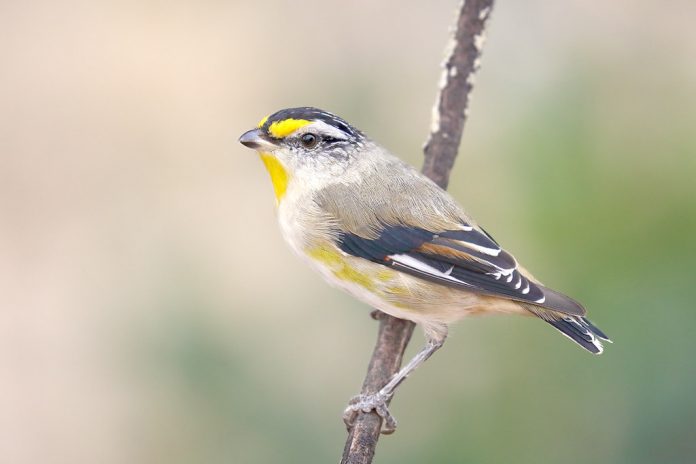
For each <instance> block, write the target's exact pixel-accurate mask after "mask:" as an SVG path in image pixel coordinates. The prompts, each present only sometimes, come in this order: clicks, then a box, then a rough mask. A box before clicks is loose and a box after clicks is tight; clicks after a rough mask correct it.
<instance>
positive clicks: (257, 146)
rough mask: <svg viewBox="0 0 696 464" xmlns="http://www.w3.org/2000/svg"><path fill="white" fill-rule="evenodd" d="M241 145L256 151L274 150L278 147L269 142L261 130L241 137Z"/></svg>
mask: <svg viewBox="0 0 696 464" xmlns="http://www.w3.org/2000/svg"><path fill="white" fill-rule="evenodd" d="M239 143H241V144H242V145H244V146H245V147H249V148H253V149H254V150H272V149H274V148H278V145H276V144H275V143H273V142H271V141H270V140H268V139H267V138H266V137H265V136H264V134H263V132H261V130H260V129H252V130H250V131H247V132H245V133H243V134H242V136H241V137H239Z"/></svg>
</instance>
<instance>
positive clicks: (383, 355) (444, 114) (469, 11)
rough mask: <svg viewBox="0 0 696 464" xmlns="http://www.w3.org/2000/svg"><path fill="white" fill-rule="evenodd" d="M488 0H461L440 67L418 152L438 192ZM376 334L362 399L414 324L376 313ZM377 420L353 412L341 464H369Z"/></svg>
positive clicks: (392, 362) (395, 364) (453, 149)
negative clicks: (428, 124)
mask: <svg viewBox="0 0 696 464" xmlns="http://www.w3.org/2000/svg"><path fill="white" fill-rule="evenodd" d="M492 6H493V0H464V1H462V4H461V6H460V7H459V10H458V17H457V23H456V28H455V30H454V31H453V34H452V38H451V39H450V44H449V45H448V47H447V54H446V57H445V60H444V62H443V70H442V77H441V79H440V87H439V91H438V95H437V99H436V101H435V105H434V107H433V117H432V126H431V130H430V135H429V136H428V140H427V142H426V143H425V146H424V148H423V151H424V155H425V162H424V164H423V173H424V174H425V175H427V176H428V177H430V178H431V179H432V180H433V181H435V182H436V183H437V184H438V185H440V186H441V187H442V188H446V187H447V183H448V181H449V175H450V172H451V171H452V166H453V165H454V160H455V158H456V157H457V152H458V150H459V142H460V140H461V137H462V132H463V130H464V122H465V120H466V115H467V108H468V105H469V93H470V92H471V88H472V86H473V77H474V74H475V73H476V70H477V69H478V66H479V57H480V54H481V48H482V46H483V41H484V32H485V27H486V22H487V20H488V17H489V16H490V12H491V8H492ZM378 319H379V320H380V323H379V332H378V334H377V343H376V344H375V349H374V351H373V353H372V359H371V360H370V365H369V366H368V368H367V375H366V376H365V381H364V382H363V387H362V393H375V392H377V391H378V390H379V389H380V388H381V387H382V386H383V385H385V384H386V383H387V382H388V381H389V379H390V378H391V377H392V376H393V375H394V374H395V373H396V372H397V371H398V370H399V367H400V366H401V361H402V358H403V355H404V351H405V350H406V346H407V345H408V342H409V340H410V339H411V334H412V333H413V327H414V324H413V323H412V322H409V321H405V320H402V319H397V318H394V317H391V316H388V315H386V314H383V313H379V317H378ZM381 428H382V418H381V417H379V416H378V415H377V414H376V413H375V412H374V411H372V412H369V413H364V412H359V413H358V416H357V418H356V420H355V423H354V425H353V427H352V428H351V430H350V432H349V434H348V439H347V440H346V445H345V448H344V450H343V457H342V459H341V463H342V464H369V463H371V462H372V458H373V457H374V454H375V448H376V447H377V440H379V436H380V430H381Z"/></svg>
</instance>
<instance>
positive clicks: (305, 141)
mask: <svg viewBox="0 0 696 464" xmlns="http://www.w3.org/2000/svg"><path fill="white" fill-rule="evenodd" d="M300 141H301V142H302V146H303V147H305V148H314V147H316V146H317V143H319V137H317V136H316V135H314V134H310V133H307V134H304V135H303V136H302V138H300Z"/></svg>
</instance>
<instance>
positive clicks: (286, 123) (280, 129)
mask: <svg viewBox="0 0 696 464" xmlns="http://www.w3.org/2000/svg"><path fill="white" fill-rule="evenodd" d="M264 122H265V121H264ZM307 124H310V121H307V120H306V119H292V118H288V119H283V120H282V121H276V122H274V123H272V124H271V125H270V126H269V127H268V133H269V134H271V135H272V136H273V137H275V138H277V139H282V138H284V137H287V136H288V135H290V134H292V133H293V132H295V131H296V130H297V129H299V128H300V127H304V126H306V125H307Z"/></svg>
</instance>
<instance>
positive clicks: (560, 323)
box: [544, 316, 611, 354]
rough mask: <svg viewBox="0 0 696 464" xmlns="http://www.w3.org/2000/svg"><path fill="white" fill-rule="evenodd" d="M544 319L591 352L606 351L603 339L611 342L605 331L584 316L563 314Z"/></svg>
mask: <svg viewBox="0 0 696 464" xmlns="http://www.w3.org/2000/svg"><path fill="white" fill-rule="evenodd" d="M544 320H545V321H546V322H548V323H549V324H551V325H552V326H554V327H555V328H556V329H558V330H559V331H560V332H561V333H562V334H563V335H565V336H566V337H568V338H570V339H571V340H573V341H574V342H575V343H577V344H578V345H580V346H581V347H583V348H585V349H586V350H587V351H589V352H590V353H594V354H601V353H602V351H604V347H603V346H602V340H603V341H606V342H609V343H611V340H609V337H607V336H606V334H605V333H604V332H602V331H601V330H599V329H598V328H597V327H596V326H595V325H594V324H593V323H591V322H590V321H588V320H587V319H585V318H584V317H573V316H563V317H562V318H560V319H555V320H547V319H544Z"/></svg>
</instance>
